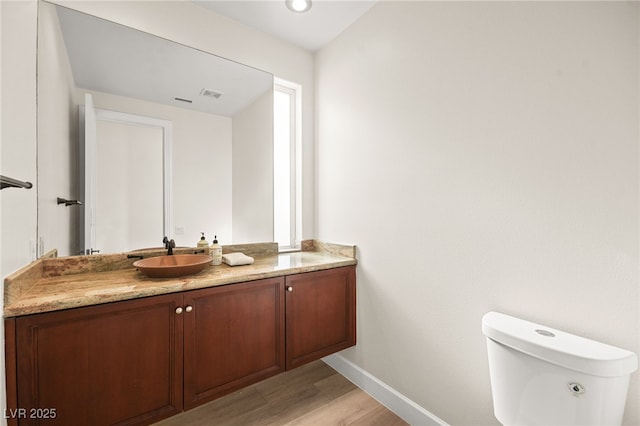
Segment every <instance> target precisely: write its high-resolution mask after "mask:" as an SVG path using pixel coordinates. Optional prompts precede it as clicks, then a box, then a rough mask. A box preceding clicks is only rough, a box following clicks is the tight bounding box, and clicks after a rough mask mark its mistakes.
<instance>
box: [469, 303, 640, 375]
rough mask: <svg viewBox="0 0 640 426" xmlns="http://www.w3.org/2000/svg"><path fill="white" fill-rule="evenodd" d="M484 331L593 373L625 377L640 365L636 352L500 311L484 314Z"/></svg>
mask: <svg viewBox="0 0 640 426" xmlns="http://www.w3.org/2000/svg"><path fill="white" fill-rule="evenodd" d="M482 332H483V333H484V335H485V336H487V337H488V338H490V339H491V340H494V341H496V342H499V343H502V344H503V345H505V346H509V347H511V348H513V349H515V350H517V351H520V352H523V353H526V354H528V355H531V356H533V357H536V358H539V359H542V360H545V361H547V362H550V363H553V364H557V365H560V366H562V367H565V368H569V369H572V370H575V371H580V372H583V373H587V374H591V375H594V376H603V377H617V376H624V375H627V374H631V373H633V372H634V371H635V370H636V369H637V368H638V357H637V355H636V354H635V353H633V352H630V351H627V350H625V349H621V348H617V347H615V346H611V345H607V344H605V343H600V342H596V341H595V340H590V339H586V338H584V337H580V336H576V335H573V334H570V333H566V332H564V331H560V330H556V329H553V328H551V327H547V326H544V325H540V324H536V323H533V322H529V321H525V320H522V319H519V318H515V317H512V316H509V315H505V314H501V313H498V312H489V313H487V314H485V315H484V317H482Z"/></svg>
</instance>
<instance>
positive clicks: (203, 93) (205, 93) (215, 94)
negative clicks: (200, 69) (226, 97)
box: [200, 89, 222, 99]
mask: <svg viewBox="0 0 640 426" xmlns="http://www.w3.org/2000/svg"><path fill="white" fill-rule="evenodd" d="M200 95H201V96H207V97H209V98H216V99H219V98H220V96H222V93H220V92H216V91H215V90H211V89H202V91H201V92H200Z"/></svg>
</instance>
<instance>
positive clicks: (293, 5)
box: [285, 0, 311, 13]
mask: <svg viewBox="0 0 640 426" xmlns="http://www.w3.org/2000/svg"><path fill="white" fill-rule="evenodd" d="M285 4H286V5H287V7H288V8H289V10H292V11H294V12H299V13H301V12H306V11H307V10H309V9H311V0H285Z"/></svg>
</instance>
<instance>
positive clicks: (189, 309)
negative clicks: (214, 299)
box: [184, 306, 193, 312]
mask: <svg viewBox="0 0 640 426" xmlns="http://www.w3.org/2000/svg"><path fill="white" fill-rule="evenodd" d="M184 310H185V311H187V312H191V311H193V306H187V307H186V308H184Z"/></svg>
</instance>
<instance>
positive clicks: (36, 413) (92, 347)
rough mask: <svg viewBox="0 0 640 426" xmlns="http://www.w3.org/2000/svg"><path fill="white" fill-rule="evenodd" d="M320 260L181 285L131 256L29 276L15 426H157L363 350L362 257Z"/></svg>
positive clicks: (328, 254)
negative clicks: (358, 267) (146, 272)
mask: <svg viewBox="0 0 640 426" xmlns="http://www.w3.org/2000/svg"><path fill="white" fill-rule="evenodd" d="M306 248H307V251H301V252H293V253H282V254H277V247H276V253H263V255H261V256H255V263H254V264H253V265H247V266H239V267H229V266H226V265H220V266H208V267H207V268H206V269H205V270H204V271H202V272H200V273H199V274H196V275H192V276H186V277H181V278H171V279H152V278H147V277H145V276H143V275H142V274H141V273H140V272H138V271H136V270H135V269H134V268H133V267H132V266H131V263H132V262H133V261H134V260H136V259H127V257H126V255H125V254H123V255H110V256H111V258H109V256H103V257H100V256H83V257H72V258H61V259H41V260H38V261H36V262H34V263H33V264H32V265H30V267H28V268H25V269H23V270H21V271H18V273H16V274H14V275H12V276H10V277H8V278H7V279H6V281H5V335H6V368H7V395H8V399H7V406H8V410H7V416H6V417H8V418H9V419H8V420H9V422H10V424H11V423H13V424H20V425H22V424H40V423H43V424H63V425H72V424H78V425H86V424H91V425H99V424H149V423H152V422H154V421H157V420H159V419H162V418H165V417H168V416H171V415H173V414H177V413H179V412H181V411H183V410H188V409H190V408H193V407H195V406H197V405H199V404H202V403H204V402H207V401H210V400H212V399H215V398H217V397H219V396H222V395H224V394H227V393H229V392H232V391H235V390H238V389H241V388H243V387H245V386H247V385H249V384H252V383H255V382H257V381H260V380H262V379H264V378H267V377H269V376H272V375H275V374H278V373H280V372H282V371H285V370H289V369H292V368H295V367H297V366H300V365H302V364H305V363H307V362H310V361H312V360H316V359H318V358H321V357H323V356H326V355H329V354H331V353H334V352H337V351H339V350H342V349H345V348H347V347H350V346H353V345H355V296H356V294H355V264H356V260H355V256H349V253H353V252H354V248H353V247H352V248H351V249H349V247H346V248H345V246H333V245H323V244H316V243H315V242H312V243H311V244H309V243H307V245H306ZM232 249H233V250H235V249H237V247H235V248H232ZM187 250H188V249H187ZM191 250H192V249H191ZM226 251H227V252H228V251H229V248H226ZM345 253H347V255H345ZM254 255H255V254H254ZM107 258H109V259H107ZM64 259H66V260H64ZM65 262H66V263H65ZM12 410H13V411H12Z"/></svg>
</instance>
